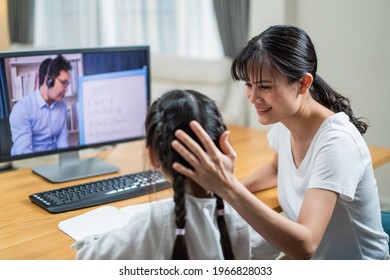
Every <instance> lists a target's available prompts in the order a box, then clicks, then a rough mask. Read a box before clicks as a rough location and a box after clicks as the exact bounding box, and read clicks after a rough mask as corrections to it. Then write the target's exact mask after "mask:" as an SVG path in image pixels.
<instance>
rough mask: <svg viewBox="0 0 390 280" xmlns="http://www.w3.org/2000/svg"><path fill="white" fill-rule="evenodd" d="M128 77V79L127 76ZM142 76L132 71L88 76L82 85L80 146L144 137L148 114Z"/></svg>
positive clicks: (144, 83)
mask: <svg viewBox="0 0 390 280" xmlns="http://www.w3.org/2000/svg"><path fill="white" fill-rule="evenodd" d="M129 74H130V75H129ZM146 87H147V83H146V76H145V75H144V74H142V73H141V74H136V75H134V73H133V72H132V71H125V72H116V73H111V74H110V75H107V74H106V75H94V76H88V79H84V80H83V81H82V82H81V87H80V89H81V91H80V100H81V103H80V105H81V108H80V109H81V112H82V118H83V120H82V124H81V126H82V127H83V129H82V130H81V131H80V138H81V141H80V142H81V143H82V144H94V143H102V142H110V141H116V140H121V139H128V138H133V137H142V136H143V135H144V130H145V129H144V121H145V117H146V112H147V88H146Z"/></svg>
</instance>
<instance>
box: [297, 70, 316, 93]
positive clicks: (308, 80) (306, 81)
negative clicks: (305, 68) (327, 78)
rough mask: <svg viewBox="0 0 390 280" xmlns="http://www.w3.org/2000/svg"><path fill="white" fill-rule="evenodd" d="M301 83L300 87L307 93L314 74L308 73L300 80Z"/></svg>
mask: <svg viewBox="0 0 390 280" xmlns="http://www.w3.org/2000/svg"><path fill="white" fill-rule="evenodd" d="M299 83H300V87H299V89H300V91H301V92H302V93H305V92H307V91H308V90H309V88H310V87H311V84H312V83H313V76H312V75H311V74H310V73H306V74H304V75H303V76H302V78H301V79H300V80H299Z"/></svg>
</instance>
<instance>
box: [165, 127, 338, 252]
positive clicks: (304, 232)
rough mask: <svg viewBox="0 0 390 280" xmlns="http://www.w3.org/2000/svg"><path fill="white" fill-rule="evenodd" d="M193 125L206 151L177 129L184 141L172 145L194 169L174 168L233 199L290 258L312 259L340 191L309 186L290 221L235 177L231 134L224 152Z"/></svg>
mask: <svg viewBox="0 0 390 280" xmlns="http://www.w3.org/2000/svg"><path fill="white" fill-rule="evenodd" d="M190 126H191V128H192V130H193V131H194V133H195V134H196V135H197V136H198V138H199V139H200V140H201V142H202V144H203V145H204V147H205V149H206V151H204V150H203V149H202V148H201V147H200V146H199V145H198V144H197V143H196V142H195V141H194V140H192V138H191V137H189V136H188V135H187V134H185V133H184V132H183V131H177V133H176V137H177V138H178V139H179V140H180V142H179V141H173V142H172V146H173V148H174V149H175V150H176V151H177V152H178V153H180V154H181V155H182V156H183V158H185V159H186V160H187V161H188V162H189V163H190V164H191V166H192V167H193V169H189V168H186V167H185V166H183V165H181V164H178V163H174V165H173V167H174V169H175V170H176V171H178V172H180V173H182V174H184V175H185V176H188V177H189V178H191V179H192V180H194V181H195V182H197V183H198V184H199V185H201V186H203V187H205V188H207V189H208V190H210V191H212V192H215V193H216V194H218V195H219V196H221V197H222V198H223V199H225V200H226V201H227V202H229V203H230V204H231V205H232V206H233V207H234V208H235V209H236V210H237V212H238V213H239V214H240V215H241V216H242V217H243V218H244V219H245V220H246V221H247V222H248V223H249V224H250V225H251V226H252V227H253V228H254V229H255V230H256V231H257V232H258V233H260V234H261V235H262V236H263V237H264V238H265V239H266V240H268V241H269V242H270V243H271V244H272V245H273V246H275V247H276V248H278V249H280V250H281V251H283V252H284V253H285V254H286V255H288V256H289V257H291V258H294V259H307V258H311V257H312V256H313V254H314V253H315V251H316V250H317V248H318V245H319V243H320V241H321V239H322V236H323V234H324V232H325V229H326V227H327V225H328V222H329V220H330V217H331V215H332V213H333V209H334V207H335V204H336V200H337V194H336V193H334V192H332V191H327V190H322V189H309V190H308V191H307V193H306V196H305V199H304V201H303V204H302V208H301V211H300V215H299V218H298V220H297V221H296V222H295V221H292V220H289V219H288V218H286V217H284V216H282V215H280V214H278V213H277V212H275V211H273V210H272V209H270V208H269V207H268V206H267V205H265V204H264V203H262V202H261V201H260V200H259V199H258V198H257V197H255V196H254V195H253V194H252V193H251V192H250V191H249V190H248V189H247V188H245V187H244V185H243V184H242V183H241V182H239V181H238V179H237V178H236V177H235V176H234V174H233V171H234V162H235V158H236V154H235V151H234V150H233V148H232V147H231V145H230V144H229V142H228V140H227V137H228V134H229V133H224V134H223V135H222V136H221V139H220V141H221V143H220V144H221V145H220V146H221V150H222V151H220V150H219V149H218V148H217V147H216V146H215V145H214V143H213V142H212V140H211V139H210V137H209V136H208V135H207V133H206V132H205V131H204V130H203V129H202V128H201V126H200V125H199V124H198V123H197V122H191V124H190ZM254 179H255V177H254V178H253V180H254ZM252 182H253V181H252Z"/></svg>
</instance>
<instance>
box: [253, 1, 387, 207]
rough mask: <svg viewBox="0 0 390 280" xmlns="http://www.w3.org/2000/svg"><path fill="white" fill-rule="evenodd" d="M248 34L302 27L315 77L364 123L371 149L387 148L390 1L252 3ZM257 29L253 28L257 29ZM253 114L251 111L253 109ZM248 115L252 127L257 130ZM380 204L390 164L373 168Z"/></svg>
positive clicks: (385, 205)
mask: <svg viewBox="0 0 390 280" xmlns="http://www.w3.org/2000/svg"><path fill="white" fill-rule="evenodd" d="M251 4H252V7H251V8H252V15H251V25H250V26H251V32H252V34H251V35H255V34H257V33H259V32H260V31H261V30H263V29H264V28H265V27H267V26H269V25H272V24H275V23H279V24H281V23H289V24H294V25H297V26H299V27H302V28H303V29H305V30H306V31H307V32H308V34H309V35H310V37H311V38H312V41H313V43H314V45H315V46H316V51H317V56H318V61H319V68H318V73H319V74H320V75H321V76H322V77H323V78H325V80H326V81H327V82H328V83H329V84H330V85H332V86H333V87H334V89H335V90H337V91H338V92H340V93H341V94H343V95H344V96H346V97H348V98H350V100H351V103H352V108H353V109H354V112H355V114H356V115H357V116H362V117H365V118H367V119H368V121H369V124H370V128H369V129H368V132H367V133H366V134H365V139H366V141H367V143H368V144H369V145H378V146H384V147H387V148H390V125H389V120H390V110H389V108H388V106H389V105H390V67H389V66H388V65H389V64H390V51H389V50H390V31H389V26H390V17H389V16H388V11H390V1H387V0H375V1H365V0H343V1H338V0H327V1H321V0H277V1H272V4H271V1H266V0H261V1H256V0H252V2H251ZM256 29H257V30H256ZM252 110H253V109H252ZM255 120H256V119H255V118H254V117H253V114H252V117H251V123H250V124H251V126H258V125H257V124H256V121H255ZM375 173H376V177H377V180H378V187H379V193H380V198H381V205H382V208H383V209H384V210H388V211H389V210H390V164H387V165H385V166H383V167H381V168H378V169H376V170H375Z"/></svg>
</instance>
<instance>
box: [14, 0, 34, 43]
mask: <svg viewBox="0 0 390 280" xmlns="http://www.w3.org/2000/svg"><path fill="white" fill-rule="evenodd" d="M34 1H35V0H8V25H9V31H10V38H11V43H22V44H32V43H33V30H34Z"/></svg>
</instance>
